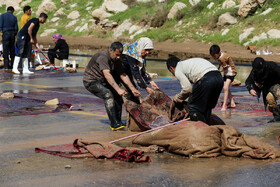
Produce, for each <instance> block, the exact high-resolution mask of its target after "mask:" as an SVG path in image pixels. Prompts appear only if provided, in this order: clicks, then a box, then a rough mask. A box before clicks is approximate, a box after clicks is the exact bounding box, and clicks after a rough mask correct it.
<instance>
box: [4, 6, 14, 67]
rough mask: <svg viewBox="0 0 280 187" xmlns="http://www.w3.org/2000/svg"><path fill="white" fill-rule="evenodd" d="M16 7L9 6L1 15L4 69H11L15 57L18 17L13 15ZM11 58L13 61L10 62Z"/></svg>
mask: <svg viewBox="0 0 280 187" xmlns="http://www.w3.org/2000/svg"><path fill="white" fill-rule="evenodd" d="M14 11H15V10H14V8H13V7H12V6H9V7H8V8H7V12H6V13H4V14H2V15H1V17H0V30H1V31H2V33H3V34H2V43H3V57H4V69H5V70H8V69H11V68H12V66H13V61H14V58H15V47H14V46H15V36H16V35H17V32H18V25H17V18H16V16H14V15H13V13H14ZM10 58H11V62H10Z"/></svg>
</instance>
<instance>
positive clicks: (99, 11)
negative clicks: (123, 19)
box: [91, 6, 113, 22]
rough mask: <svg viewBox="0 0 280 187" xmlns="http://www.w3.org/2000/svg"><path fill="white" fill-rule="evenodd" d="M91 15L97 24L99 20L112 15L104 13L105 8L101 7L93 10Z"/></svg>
mask: <svg viewBox="0 0 280 187" xmlns="http://www.w3.org/2000/svg"><path fill="white" fill-rule="evenodd" d="M91 15H92V17H93V18H94V19H95V20H97V21H98V22H99V21H100V20H104V19H106V18H108V17H111V16H112V15H113V14H110V13H108V12H106V10H105V7H103V6H102V7H100V8H99V9H95V10H94V11H93V12H92V14H91Z"/></svg>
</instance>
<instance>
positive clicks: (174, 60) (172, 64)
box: [166, 55, 181, 71]
mask: <svg viewBox="0 0 280 187" xmlns="http://www.w3.org/2000/svg"><path fill="white" fill-rule="evenodd" d="M179 61H181V59H180V58H178V57H176V56H174V55H171V56H170V57H169V58H168V59H167V61H166V66H167V69H168V70H169V71H170V67H173V68H176V66H177V64H178V62H179Z"/></svg>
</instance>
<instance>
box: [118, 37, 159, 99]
mask: <svg viewBox="0 0 280 187" xmlns="http://www.w3.org/2000/svg"><path fill="white" fill-rule="evenodd" d="M123 46H124V50H123V54H122V55H121V62H122V65H123V68H124V70H125V72H126V74H127V75H128V76H129V78H130V80H131V82H133V83H134V81H133V79H135V80H136V82H137V85H138V86H139V87H140V88H142V89H145V90H146V91H147V92H148V93H149V94H150V93H152V92H153V90H156V89H159V87H158V86H157V84H156V83H155V82H154V81H153V80H152V78H151V77H150V75H149V74H148V73H147V71H146V60H145V58H146V56H147V55H148V54H149V53H150V52H151V50H153V49H154V45H153V42H152V40H151V39H150V38H147V37H142V38H140V39H139V40H138V41H136V42H134V43H127V44H123ZM147 84H150V85H151V88H149V87H148V86H147ZM130 96H131V97H132V98H127V99H129V100H132V101H134V102H137V103H139V100H138V99H136V98H133V95H132V94H128V97H130Z"/></svg>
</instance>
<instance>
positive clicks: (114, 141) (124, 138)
mask: <svg viewBox="0 0 280 187" xmlns="http://www.w3.org/2000/svg"><path fill="white" fill-rule="evenodd" d="M188 120H190V118H187V119H183V120H181V121H177V122H174V123H169V124H167V125H163V126H160V127H157V128H154V129H150V130H147V131H144V132H139V133H137V134H133V135H130V136H127V137H123V138H120V139H117V140H113V141H110V142H109V143H116V142H119V141H122V140H126V139H128V138H133V137H135V136H138V135H141V134H145V133H148V132H152V131H155V130H158V129H162V128H165V127H168V126H171V125H175V124H177V123H180V122H182V121H188Z"/></svg>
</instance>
